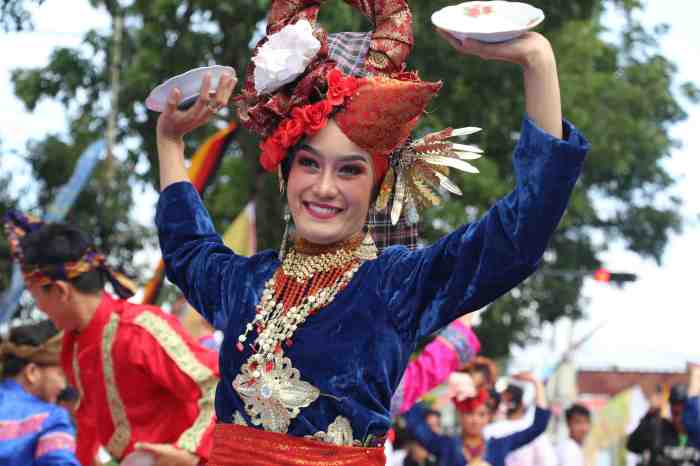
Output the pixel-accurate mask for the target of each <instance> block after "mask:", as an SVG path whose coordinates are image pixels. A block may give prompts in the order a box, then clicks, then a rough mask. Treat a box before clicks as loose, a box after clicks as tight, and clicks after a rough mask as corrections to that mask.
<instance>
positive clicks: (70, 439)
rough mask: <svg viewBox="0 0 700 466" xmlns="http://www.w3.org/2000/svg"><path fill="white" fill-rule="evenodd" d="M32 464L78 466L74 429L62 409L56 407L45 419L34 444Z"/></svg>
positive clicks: (38, 465)
mask: <svg viewBox="0 0 700 466" xmlns="http://www.w3.org/2000/svg"><path fill="white" fill-rule="evenodd" d="M33 464H34V466H80V463H78V459H77V458H76V456H75V429H74V428H73V425H72V424H71V421H70V418H69V417H68V413H67V412H66V411H65V410H64V409H56V410H55V411H54V412H53V413H52V414H51V417H50V418H49V419H47V420H46V422H45V430H44V432H42V434H41V436H40V437H39V439H38V441H37V444H36V450H35V452H34V463H33ZM84 464H90V465H91V464H92V463H84Z"/></svg>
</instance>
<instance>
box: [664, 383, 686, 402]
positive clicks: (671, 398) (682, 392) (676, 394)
mask: <svg viewBox="0 0 700 466" xmlns="http://www.w3.org/2000/svg"><path fill="white" fill-rule="evenodd" d="M686 399H688V386H687V385H685V384H682V383H679V384H676V385H674V386H672V387H671V390H670V391H669V393H668V402H669V403H670V404H672V405H675V404H681V403H685V400H686Z"/></svg>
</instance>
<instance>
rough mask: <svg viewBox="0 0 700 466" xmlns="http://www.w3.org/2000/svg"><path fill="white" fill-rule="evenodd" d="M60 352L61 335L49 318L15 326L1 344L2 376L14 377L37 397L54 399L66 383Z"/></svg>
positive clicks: (51, 400) (48, 399)
mask: <svg viewBox="0 0 700 466" xmlns="http://www.w3.org/2000/svg"><path fill="white" fill-rule="evenodd" d="M60 352H61V335H60V334H59V333H58V330H57V329H56V327H55V326H54V325H53V324H52V323H51V322H50V321H48V320H47V321H43V322H39V323H36V324H31V325H24V326H20V327H16V328H14V329H12V330H11V331H10V335H9V337H8V338H7V339H6V341H4V342H3V343H2V345H0V358H1V360H2V378H3V379H14V380H15V381H16V382H17V383H19V384H20V385H21V386H22V387H23V388H24V389H25V390H26V391H27V392H29V393H31V394H32V395H34V396H36V397H37V398H40V399H42V400H44V401H46V402H49V403H55V402H56V399H57V397H58V395H59V393H61V391H62V390H63V389H64V388H65V387H66V379H65V376H64V374H63V370H62V369H61V364H60Z"/></svg>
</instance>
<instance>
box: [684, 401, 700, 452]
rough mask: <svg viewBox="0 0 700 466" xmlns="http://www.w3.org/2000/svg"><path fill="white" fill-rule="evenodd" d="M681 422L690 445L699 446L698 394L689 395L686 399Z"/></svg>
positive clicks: (699, 409)
mask: <svg viewBox="0 0 700 466" xmlns="http://www.w3.org/2000/svg"><path fill="white" fill-rule="evenodd" d="M683 424H684V425H685V430H686V431H687V433H688V437H689V439H690V443H691V445H694V446H696V447H700V396H691V397H689V398H688V399H687V400H686V402H685V408H684V409H683Z"/></svg>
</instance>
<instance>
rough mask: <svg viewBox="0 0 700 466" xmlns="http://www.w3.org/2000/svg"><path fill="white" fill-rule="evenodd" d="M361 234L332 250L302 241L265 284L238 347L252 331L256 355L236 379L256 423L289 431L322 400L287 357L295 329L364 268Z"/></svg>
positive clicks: (280, 430)
mask: <svg viewBox="0 0 700 466" xmlns="http://www.w3.org/2000/svg"><path fill="white" fill-rule="evenodd" d="M361 243H362V235H361V233H360V234H358V235H356V236H353V237H352V238H350V239H348V240H346V241H343V242H341V243H338V244H336V245H332V246H318V245H313V244H311V243H309V242H307V241H304V240H299V241H297V242H296V243H295V245H294V248H293V249H292V250H290V251H289V253H288V254H287V256H286V257H285V258H284V261H283V262H282V265H281V266H280V267H279V268H278V269H277V270H276V271H275V273H274V275H273V276H272V278H271V279H270V280H268V281H267V283H266V284H265V288H264V290H263V294H262V298H261V299H260V303H259V304H258V305H257V307H256V310H255V311H256V312H255V318H254V319H253V321H252V322H250V323H248V324H247V325H246V328H245V330H244V331H243V333H242V334H241V335H240V336H239V337H238V342H237V344H236V347H237V349H238V350H239V351H244V349H245V346H244V344H245V343H246V341H247V340H248V338H249V335H250V334H251V333H253V332H255V333H256V337H255V340H254V341H253V343H252V344H251V348H252V349H253V355H252V356H250V358H248V360H247V361H246V363H245V364H244V365H243V366H242V368H241V373H240V374H239V375H238V376H237V377H236V378H235V380H234V381H233V388H234V389H235V390H236V392H237V393H238V394H239V395H240V396H241V399H242V400H243V402H244V403H245V410H246V412H247V413H248V415H249V416H250V417H251V421H252V422H253V424H255V425H262V426H263V428H264V429H265V430H270V431H273V432H282V433H286V432H287V429H288V427H289V423H290V422H291V420H292V419H293V418H295V417H296V416H297V415H298V414H299V411H300V409H301V408H304V407H306V406H309V405H310V404H311V403H313V402H314V400H316V398H318V396H319V394H320V393H319V390H318V389H317V388H316V387H314V386H313V385H311V384H309V383H307V382H304V381H302V380H301V376H300V374H299V371H298V370H297V369H295V368H294V367H293V366H292V363H291V361H290V360H289V358H287V357H285V356H284V348H289V347H291V346H292V344H293V336H294V333H295V331H296V330H297V329H298V328H299V327H300V326H301V325H303V323H304V322H305V321H306V319H307V318H308V317H309V316H312V315H314V314H316V313H317V312H319V311H320V310H321V309H322V308H324V307H325V306H327V305H328V304H330V303H331V302H332V301H333V299H335V297H336V295H337V294H338V293H340V292H341V291H342V290H343V289H344V288H345V287H346V286H347V285H348V283H349V282H350V280H352V277H353V276H354V274H355V272H357V270H358V269H359V268H360V265H362V262H363V259H364V257H363V258H360V257H358V254H357V252H358V249H360V246H361Z"/></svg>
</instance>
